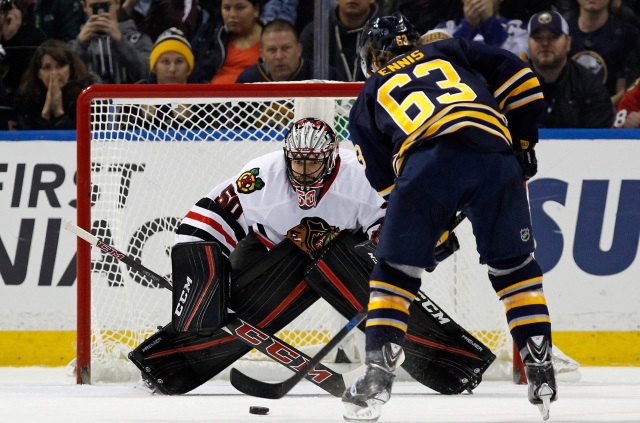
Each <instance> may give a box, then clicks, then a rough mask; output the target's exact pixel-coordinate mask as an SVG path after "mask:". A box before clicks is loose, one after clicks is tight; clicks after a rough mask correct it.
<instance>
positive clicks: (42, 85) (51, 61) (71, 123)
mask: <svg viewBox="0 0 640 423" xmlns="http://www.w3.org/2000/svg"><path fill="white" fill-rule="evenodd" d="M98 82H100V79H99V78H98V77H97V76H95V75H93V74H90V73H89V72H88V71H87V67H86V66H85V64H84V62H83V61H82V59H80V57H79V56H78V55H77V54H76V53H75V52H74V51H73V50H71V48H70V47H69V46H68V45H67V43H65V42H63V41H60V40H47V41H45V42H44V43H42V44H41V45H40V46H39V47H38V48H37V49H36V51H35V53H34V55H33V58H32V59H31V63H30V64H29V67H28V68H27V71H26V72H25V74H24V76H23V77H22V81H21V83H20V86H19V87H18V89H17V91H16V93H15V96H14V98H13V101H14V106H15V108H16V111H17V119H18V129H75V128H76V101H77V99H78V95H79V94H80V92H81V91H82V90H83V89H84V88H85V87H88V86H89V85H91V84H94V83H98Z"/></svg>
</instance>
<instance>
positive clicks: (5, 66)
mask: <svg viewBox="0 0 640 423" xmlns="http://www.w3.org/2000/svg"><path fill="white" fill-rule="evenodd" d="M4 4H7V5H8V7H9V9H8V10H2V11H0V44H1V45H2V47H3V49H4V52H5V55H4V57H3V58H2V59H1V61H0V75H2V82H3V84H4V86H5V88H6V91H7V94H8V95H9V96H11V94H12V93H13V92H14V91H15V90H16V88H18V85H20V78H22V75H24V73H25V71H26V70H27V68H28V67H29V62H30V61H31V57H33V52H34V51H35V49H36V47H38V46H39V45H40V44H42V43H43V42H44V41H45V40H46V39H47V37H46V36H45V35H44V34H43V33H42V31H40V30H39V29H37V28H36V27H35V26H33V24H32V23H30V22H28V21H27V20H26V19H24V16H25V10H24V6H23V5H22V2H21V0H15V1H9V2H6V3H3V5H4Z"/></svg>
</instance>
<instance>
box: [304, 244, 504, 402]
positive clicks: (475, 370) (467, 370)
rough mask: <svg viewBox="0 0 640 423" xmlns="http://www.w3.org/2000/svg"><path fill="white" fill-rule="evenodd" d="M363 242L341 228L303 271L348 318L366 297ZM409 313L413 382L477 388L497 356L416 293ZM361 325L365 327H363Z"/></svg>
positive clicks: (442, 388)
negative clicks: (335, 236) (334, 237)
mask: <svg viewBox="0 0 640 423" xmlns="http://www.w3.org/2000/svg"><path fill="white" fill-rule="evenodd" d="M361 241H362V239H358V238H357V237H356V236H355V235H353V234H352V233H350V232H349V231H342V232H340V234H339V235H338V236H337V238H336V239H335V240H334V241H333V242H332V243H331V244H330V245H329V246H328V247H326V248H325V249H323V250H322V252H321V253H320V255H319V256H318V257H317V258H316V259H315V260H314V262H313V263H312V265H311V266H310V267H309V269H308V270H307V271H306V273H305V279H306V280H307V282H308V283H309V285H310V286H311V287H312V288H313V289H314V290H316V291H317V292H318V294H320V296H321V297H322V298H324V299H325V300H326V301H327V302H328V303H329V304H331V306H333V307H334V308H335V309H336V310H337V311H338V312H339V313H340V314H342V315H343V316H344V317H346V318H347V319H348V318H351V317H353V316H354V315H355V313H357V311H358V310H360V309H361V308H362V307H363V306H364V305H366V304H367V302H368V301H369V273H370V272H371V270H372V269H373V265H374V264H375V261H374V260H375V256H374V254H373V253H374V252H375V249H374V248H370V249H367V248H362V247H363V246H365V245H370V244H368V243H361V244H358V243H359V242H361ZM356 245H359V246H360V248H359V249H357V248H354V247H355V246H356ZM358 250H359V251H358ZM409 313H410V317H409V326H408V329H407V335H406V336H405V339H404V343H403V349H404V351H405V355H406V359H405V361H404V363H403V364H402V367H403V368H404V369H405V370H406V371H407V372H408V373H409V374H410V375H411V376H412V377H413V378H414V379H415V380H416V381H418V382H420V383H422V384H423V385H425V386H427V387H429V388H431V389H433V390H435V391H437V392H440V393H442V394H458V393H461V392H464V391H466V390H469V389H473V388H475V387H476V386H477V385H478V384H479V383H480V382H481V380H482V374H483V373H484V372H485V371H486V370H487V368H488V367H489V365H490V364H491V363H492V362H493V361H494V360H495V355H493V353H492V352H491V351H490V350H489V348H487V347H486V346H485V345H484V344H483V343H482V342H480V341H479V340H478V339H476V338H475V337H474V336H473V335H471V334H470V333H469V332H467V331H466V330H465V329H464V328H463V327H461V326H460V325H458V324H457V323H456V322H455V321H454V320H453V319H452V318H451V317H450V316H448V315H447V314H446V313H445V312H444V311H443V310H442V309H441V308H440V307H438V306H437V304H435V302H433V301H432V300H431V299H430V298H429V297H427V296H426V295H425V294H424V293H422V292H420V291H418V295H417V297H416V299H415V300H414V301H413V302H412V303H411V305H410V307H409ZM359 327H360V329H361V330H364V326H363V325H360V326H359Z"/></svg>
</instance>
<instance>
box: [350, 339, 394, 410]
mask: <svg viewBox="0 0 640 423" xmlns="http://www.w3.org/2000/svg"><path fill="white" fill-rule="evenodd" d="M403 361H404V352H403V351H402V348H401V347H400V346H399V345H397V344H393V343H387V344H385V345H384V346H383V347H382V350H381V351H375V352H369V353H367V359H366V362H367V370H366V372H365V374H364V375H362V376H360V377H359V378H357V379H356V380H355V381H354V382H353V384H352V385H351V387H350V388H347V390H346V391H345V392H344V394H343V395H342V404H343V405H344V413H343V417H344V419H345V420H346V421H348V422H375V421H377V420H378V418H379V417H380V408H381V407H382V404H384V403H386V402H387V401H389V398H390V397H391V386H392V385H393V380H394V378H395V374H394V372H395V370H396V367H397V366H399V365H400V364H402V362H403Z"/></svg>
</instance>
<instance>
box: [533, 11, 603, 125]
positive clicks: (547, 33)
mask: <svg viewBox="0 0 640 423" xmlns="http://www.w3.org/2000/svg"><path fill="white" fill-rule="evenodd" d="M527 30H528V33H529V63H530V66H531V68H532V69H533V71H534V72H535V74H536V76H537V77H538V79H539V80H540V86H541V87H542V92H543V94H544V100H545V103H546V108H545V113H544V116H543V121H542V122H541V124H540V126H541V127H544V128H608V127H609V126H611V122H612V120H613V105H612V103H611V99H610V97H609V92H608V91H607V89H606V87H605V86H604V85H603V84H602V82H601V81H600V80H598V78H597V77H596V76H595V75H594V74H592V73H591V72H590V71H589V70H588V69H586V68H585V67H583V66H582V65H580V64H578V63H576V62H575V61H573V60H571V59H570V58H569V57H568V54H569V50H570V48H571V37H570V36H569V26H568V25H567V21H565V20H564V18H563V17H562V15H560V14H559V13H558V12H550V11H543V12H540V13H536V14H535V15H533V16H532V17H531V18H530V19H529V24H528V26H527Z"/></svg>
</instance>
